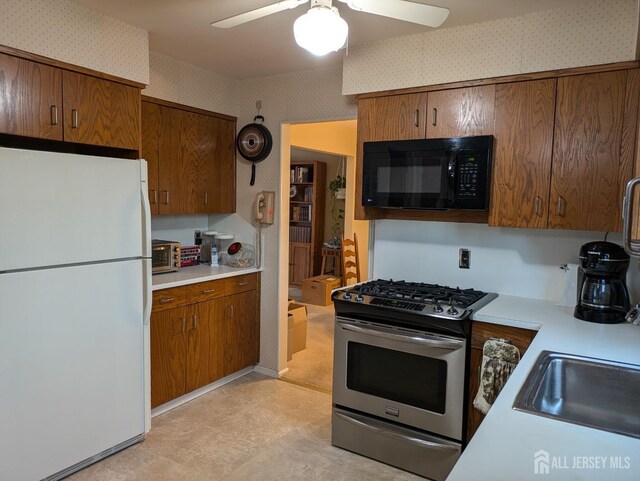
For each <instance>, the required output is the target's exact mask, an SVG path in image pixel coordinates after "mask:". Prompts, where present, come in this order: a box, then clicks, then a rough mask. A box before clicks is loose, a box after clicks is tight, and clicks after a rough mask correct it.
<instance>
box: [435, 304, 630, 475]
mask: <svg viewBox="0 0 640 481" xmlns="http://www.w3.org/2000/svg"><path fill="white" fill-rule="evenodd" d="M473 319H474V320H478V321H483V322H490V323H495V324H503V325H510V326H516V327H523V328H529V329H535V330H538V331H539V332H538V334H537V335H536V337H535V339H534V340H533V342H532V343H531V346H530V347H529V349H528V350H527V352H526V354H525V355H524V356H523V358H522V360H521V361H520V364H519V365H518V367H517V368H516V369H515V371H514V372H513V374H512V375H511V378H510V379H509V381H508V382H507V384H506V385H505V387H504V389H503V390H502V392H501V393H500V396H499V397H498V399H497V400H496V402H495V404H494V405H493V407H492V408H491V410H490V411H489V413H488V414H487V417H486V418H485V419H484V421H483V423H482V425H481V426H480V428H479V429H478V431H477V432H476V434H475V435H474V437H473V439H472V440H471V442H470V443H469V445H468V446H467V448H466V449H465V451H464V453H463V454H462V456H461V458H460V460H459V461H458V463H457V464H456V466H455V467H454V469H453V471H452V472H451V474H450V475H449V477H448V478H447V481H469V480H478V481H484V480H486V481H501V480H505V481H507V480H509V481H512V480H518V481H520V480H528V479H531V480H550V481H560V480H562V481H568V480H598V481H600V480H615V481H624V480H629V481H631V480H633V481H638V480H640V439H634V438H630V437H628V436H621V435H618V434H612V433H608V432H605V431H600V430H597V429H593V428H587V427H584V426H577V425H575V424H569V423H565V422H561V421H556V420H553V419H548V418H544V417H541V416H536V415H533V414H529V413H525V412H520V411H515V410H513V409H512V408H511V406H512V405H513V402H514V400H515V398H516V396H517V395H518V392H519V391H520V388H521V387H522V384H523V383H524V381H525V379H526V377H527V375H528V374H529V371H530V370H531V368H532V366H533V364H534V363H535V361H536V359H537V358H538V355H539V354H540V352H541V351H543V350H549V351H557V352H563V353H570V354H578V355H583V356H588V357H595V358H601V359H609V360H615V361H621V362H627V363H632V364H640V327H638V326H633V325H631V324H627V323H624V324H614V325H604V324H592V323H589V322H584V321H580V320H578V319H575V318H574V317H573V309H571V308H566V307H559V306H556V305H554V304H553V303H551V302H548V301H541V300H535V299H526V298H520V297H513V296H502V295H501V296H499V297H498V298H497V299H496V300H494V301H492V302H491V303H489V304H488V305H487V306H485V307H484V308H482V309H480V310H479V311H478V312H477V313H475V314H474V316H473ZM475 394H476V393H470V396H475ZM638 410H640V399H638ZM540 450H544V451H547V452H548V453H549V456H550V459H549V460H550V463H551V467H550V469H549V473H548V474H535V472H534V456H535V453H537V452H538V451H540ZM595 456H597V457H599V458H601V459H600V460H598V459H597V458H593V457H595ZM611 457H614V458H616V459H620V463H621V465H622V466H626V464H627V462H628V464H629V466H628V468H627V469H612V468H611V459H610V458H611ZM626 457H628V459H625V458H626ZM576 462H579V463H583V466H582V467H581V468H575V467H574V463H576ZM595 462H602V463H603V465H605V467H604V468H602V467H599V465H598V467H593V463H595ZM553 463H555V465H554V464H553ZM585 463H586V464H585ZM554 466H555V467H554ZM560 466H565V467H564V468H561V467H560Z"/></svg>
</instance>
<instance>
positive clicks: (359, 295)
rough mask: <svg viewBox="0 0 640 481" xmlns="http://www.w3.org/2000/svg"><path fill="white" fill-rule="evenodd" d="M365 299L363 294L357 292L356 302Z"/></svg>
mask: <svg viewBox="0 0 640 481" xmlns="http://www.w3.org/2000/svg"><path fill="white" fill-rule="evenodd" d="M362 301H364V297H362V294H356V302H362Z"/></svg>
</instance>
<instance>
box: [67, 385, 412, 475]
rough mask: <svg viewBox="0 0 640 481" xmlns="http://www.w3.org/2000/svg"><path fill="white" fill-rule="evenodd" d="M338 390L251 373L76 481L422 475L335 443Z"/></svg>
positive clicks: (164, 420)
mask: <svg viewBox="0 0 640 481" xmlns="http://www.w3.org/2000/svg"><path fill="white" fill-rule="evenodd" d="M330 413H331V396H330V395H328V394H325V393H323V392H319V391H314V390H311V389H307V388H304V387H301V386H297V385H294V384H290V383H287V382H283V381H280V380H277V379H272V378H268V377H265V376H262V375H259V374H255V373H251V374H248V375H246V376H244V377H242V378H240V379H238V380H236V381H234V382H232V383H229V384H227V385H225V386H223V387H221V388H219V389H216V390H215V391H212V392H210V393H208V394H206V395H204V396H201V397H199V398H197V399H195V400H193V401H191V402H189V403H187V404H184V405H182V406H180V407H178V408H176V409H174V410H172V411H170V412H168V413H166V414H163V415H161V416H158V417H156V418H154V419H153V425H152V430H151V432H150V433H149V435H148V436H147V439H146V440H145V441H144V442H143V443H140V444H137V445H135V446H132V447H130V448H129V449H127V450H125V451H123V452H121V453H118V454H115V455H113V456H111V457H109V458H107V459H106V460H103V461H101V462H100V463H97V464H95V465H93V466H90V467H88V468H86V469H84V470H82V471H81V472H79V473H76V474H74V475H72V476H70V477H69V478H67V479H68V480H69V481H147V480H148V481H180V480H185V481H216V480H230V481H236V480H238V481H239V480H260V481H270V480H274V481H276V480H277V481H285V480H305V481H307V480H331V481H341V480H344V481H347V480H349V481H357V480H367V481H369V480H398V481H403V480H406V481H409V480H420V479H422V478H419V477H417V476H414V475H412V474H409V473H406V472H404V471H400V470H397V469H395V468H392V467H390V466H387V465H384V464H381V463H377V462H375V461H372V460H370V459H367V458H364V457H362V456H358V455H356V454H353V453H350V452H347V451H344V450H342V449H338V448H335V447H333V446H331V441H330V439H331V424H330Z"/></svg>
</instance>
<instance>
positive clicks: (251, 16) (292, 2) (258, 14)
mask: <svg viewBox="0 0 640 481" xmlns="http://www.w3.org/2000/svg"><path fill="white" fill-rule="evenodd" d="M308 1H309V0H283V1H281V2H277V3H274V4H272V5H267V6H266V7H261V8H256V9H255V10H250V11H248V12H245V13H241V14H240V15H234V16H233V17H228V18H224V19H222V20H218V21H217V22H213V23H212V24H211V25H212V26H213V27H218V28H232V27H237V26H238V25H242V24H243V23H247V22H251V21H252V20H258V19H259V18H262V17H266V16H267V15H272V14H274V13H278V12H282V11H283V10H287V9H288V8H296V7H297V6H299V5H302V4H303V3H307V2H308Z"/></svg>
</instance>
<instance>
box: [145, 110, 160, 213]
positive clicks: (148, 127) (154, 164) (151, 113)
mask: <svg viewBox="0 0 640 481" xmlns="http://www.w3.org/2000/svg"><path fill="white" fill-rule="evenodd" d="M142 119H143V122H142V152H141V154H140V155H141V156H142V158H143V159H145V160H146V161H147V176H148V180H147V185H148V187H149V203H150V204H151V213H152V214H158V213H159V210H158V205H159V204H158V202H159V196H158V172H159V168H160V149H161V147H160V146H161V140H162V112H161V107H160V106H159V105H156V104H152V103H150V102H142Z"/></svg>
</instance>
